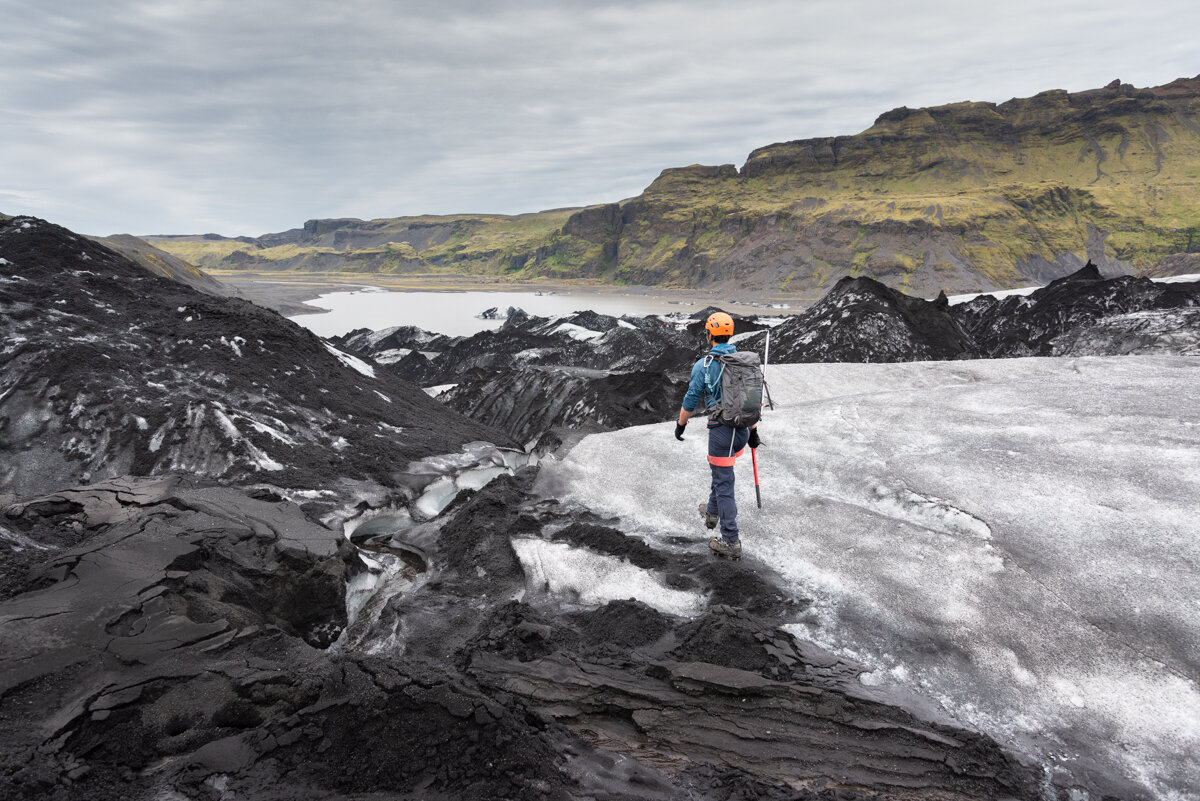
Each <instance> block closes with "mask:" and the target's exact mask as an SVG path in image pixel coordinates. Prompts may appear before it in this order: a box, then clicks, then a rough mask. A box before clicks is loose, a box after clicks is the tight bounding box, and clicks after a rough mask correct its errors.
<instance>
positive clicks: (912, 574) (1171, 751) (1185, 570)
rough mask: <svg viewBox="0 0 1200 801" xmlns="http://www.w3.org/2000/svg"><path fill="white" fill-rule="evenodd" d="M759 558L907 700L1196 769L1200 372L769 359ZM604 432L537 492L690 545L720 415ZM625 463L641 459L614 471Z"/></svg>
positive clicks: (1061, 760)
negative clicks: (680, 433)
mask: <svg viewBox="0 0 1200 801" xmlns="http://www.w3.org/2000/svg"><path fill="white" fill-rule="evenodd" d="M769 378H770V381H771V386H772V391H773V395H774V397H775V400H776V404H777V408H776V410H775V411H767V412H766V414H765V417H764V420H763V422H762V424H761V427H760V428H761V434H762V439H763V442H764V445H763V447H761V448H760V449H759V451H758V463H759V471H760V477H761V488H762V496H763V508H762V509H761V510H758V509H756V508H755V503H754V491H753V486H752V485H753V478H752V473H751V470H750V464H749V459H743V460H742V461H741V462H740V463H739V466H738V474H739V483H738V500H739V504H740V508H741V515H740V517H739V523H740V525H741V530H742V535H743V542H744V544H745V548H746V554H747V557H748V559H751V560H758V561H759V562H760V563H761V564H762V565H763V570H764V571H765V572H770V571H778V573H779V574H781V575H782V577H783V579H784V581H785V583H788V584H790V585H791V587H792V589H793V591H794V592H795V593H796V594H797V595H805V596H809V597H813V598H815V599H817V604H816V606H815V607H814V611H815V612H816V613H817V622H816V623H813V624H808V625H805V624H797V625H796V633H797V634H799V635H801V636H805V637H808V638H811V639H814V640H816V641H817V642H818V643H820V644H821V645H823V646H825V647H827V648H829V649H831V650H833V651H835V652H838V653H841V654H842V655H845V656H849V657H853V658H854V659H856V660H858V661H860V662H862V663H865V664H867V665H868V666H870V667H871V668H872V670H871V672H870V673H868V674H867V675H865V676H864V677H863V683H864V685H867V687H865V690H866V691H868V692H877V693H882V694H884V695H885V696H886V695H887V694H889V693H890V694H891V696H892V697H893V698H897V699H901V698H907V699H908V700H907V703H909V704H910V705H913V706H917V707H921V709H920V710H919V711H922V712H924V713H925V714H935V713H940V714H945V715H948V716H951V717H952V718H954V719H956V720H958V721H960V722H961V723H963V724H965V725H968V726H972V727H975V728H977V729H979V730H981V731H983V732H985V733H987V734H989V735H991V736H993V737H995V738H996V739H998V740H1000V741H1001V742H1005V743H1008V744H1010V745H1011V746H1013V747H1016V748H1018V749H1023V750H1026V751H1028V752H1029V753H1031V754H1034V755H1036V756H1037V757H1038V758H1039V759H1041V760H1043V761H1045V762H1046V763H1048V764H1050V765H1051V766H1053V765H1055V764H1063V765H1073V766H1075V767H1086V766H1087V765H1089V764H1094V765H1095V766H1096V767H1097V768H1098V769H1100V770H1102V771H1104V772H1106V773H1108V774H1110V775H1114V774H1115V775H1123V776H1125V777H1127V778H1129V779H1132V780H1134V781H1135V782H1138V783H1140V784H1143V785H1144V786H1145V787H1147V788H1148V789H1149V790H1150V792H1152V793H1153V794H1154V795H1156V796H1158V797H1160V798H1188V797H1191V798H1195V797H1196V795H1195V794H1196V792H1197V789H1198V788H1197V779H1196V777H1197V776H1200V687H1198V686H1197V677H1198V676H1200V600H1198V598H1197V595H1196V593H1195V588H1196V586H1197V581H1198V578H1200V576H1198V575H1197V574H1198V572H1200V567H1198V566H1200V517H1198V515H1197V511H1198V505H1200V504H1198V501H1197V499H1198V498H1200V408H1198V407H1197V406H1196V403H1195V398H1197V397H1198V396H1200V358H1195V357H1185V356H1136V357H1133V356H1131V357H1108V358H1078V359H1065V358H1064V359H1014V360H997V361H974V362H926V363H909V364H889V365H857V364H808V365H785V366H772V367H771V368H770V371H769ZM671 432H672V427H671V425H670V424H668V423H663V424H661V425H658V426H652V427H650V426H642V427H638V428H632V429H626V430H624V431H619V432H614V433H608V434H599V435H594V436H591V437H589V438H587V439H585V440H583V442H581V443H580V444H579V445H578V446H576V448H575V449H574V450H572V451H571V452H570V454H569V455H568V456H567V458H566V459H565V460H564V462H562V463H561V464H559V465H556V466H554V467H553V468H551V467H546V468H544V470H545V471H550V470H553V471H554V472H553V473H551V474H544V476H543V485H542V486H543V489H544V490H548V491H551V492H558V493H561V494H562V495H563V496H565V497H566V498H568V499H572V500H577V501H579V502H582V503H583V504H586V505H587V506H589V507H591V508H592V509H594V510H595V511H597V512H599V513H602V514H613V515H618V516H620V517H621V518H622V519H623V525H624V527H625V528H626V530H629V531H637V532H641V533H643V534H644V535H645V536H647V537H648V538H651V539H653V538H655V537H658V538H665V537H668V536H671V535H679V534H691V535H694V536H695V539H696V547H702V540H703V537H704V532H703V530H702V528H701V527H700V522H699V520H698V519H697V515H696V504H697V502H698V501H700V500H703V499H704V497H705V495H706V494H707V489H708V481H709V471H708V468H707V465H706V464H705V432H704V429H703V426H702V424H694V425H692V426H690V427H689V429H688V433H687V434H686V440H685V441H684V442H682V443H680V442H677V441H676V440H675V439H674V438H673V437H672V436H671ZM613 465H622V468H623V469H620V470H614V469H613Z"/></svg>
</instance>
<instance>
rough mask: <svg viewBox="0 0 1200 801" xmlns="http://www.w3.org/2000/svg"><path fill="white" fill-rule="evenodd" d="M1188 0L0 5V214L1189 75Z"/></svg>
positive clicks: (256, 187) (742, 152) (722, 146)
mask: <svg viewBox="0 0 1200 801" xmlns="http://www.w3.org/2000/svg"><path fill="white" fill-rule="evenodd" d="M1197 31H1200V3H1197V2H1196V0H1178V1H1176V0H1150V1H1149V2H1145V3H1140V4H1130V3H1129V2H1128V0H1120V2H1112V1H1111V0H1086V2H1085V1H1083V0H1080V1H1076V0H1033V1H1028V0H988V2H976V0H957V1H955V0H938V1H937V2H933V1H931V0H842V1H841V2H825V1H824V0H822V1H820V2H805V1H804V0H793V1H792V2H770V1H768V0H740V1H739V2H736V3H735V2H708V1H707V0H688V1H687V2H613V0H606V1H605V2H583V1H580V2H573V1H572V2H503V1H502V0H493V1H492V2H455V1H454V0H443V1H442V2H429V3H418V2H400V1H397V2H385V1H384V0H337V1H336V2H335V1H334V0H326V1H324V2H316V1H315V0H250V1H247V0H178V1H174V0H172V1H171V2H155V1H153V0H147V1H146V2H133V0H111V1H109V0H90V1H89V2H80V0H0V212H4V213H7V214H33V215H36V216H39V217H44V218H46V219H49V220H50V221H52V222H56V223H59V224H61V225H65V226H67V227H68V228H72V229H74V230H76V231H79V232H81V233H87V234H110V233H135V234H152V233H204V232H209V231H212V232H217V233H222V234H226V235H241V234H248V235H258V234H262V233H267V232H272V231H282V230H286V229H288V228H295V227H298V226H300V225H301V224H303V222H304V221H305V220H308V219H312V218H320V217H362V218H365V219H370V218H375V217H395V216H401V215H411V214H449V213H455V212H498V213H506V214H515V213H521V212H527V211H537V210H540V209H547V208H555V207H560V206H580V205H587V204H591V203H601V202H608V201H615V200H620V199H622V198H626V197H631V196H634V195H636V194H638V193H639V192H641V190H642V189H644V188H645V186H646V185H647V184H649V183H650V182H651V181H652V180H654V178H655V177H656V176H657V175H658V173H659V172H660V171H661V170H662V169H663V168H666V167H674V166H683V165H687V164H693V163H701V164H723V163H733V164H737V165H739V166H740V165H741V164H742V163H743V162H744V161H745V158H746V156H747V155H748V154H749V152H750V151H751V150H753V149H754V148H756V147H761V146H763V145H767V144H771V143H772V142H780V141H786V140H789V139H801V138H807V137H814V136H832V135H839V134H854V133H858V132H859V131H862V130H863V129H865V128H867V127H869V126H870V125H871V123H872V122H873V121H874V119H875V118H876V117H877V116H878V115H879V114H880V113H882V112H884V111H887V110H889V109H891V108H895V107H897V106H902V105H906V106H910V107H919V106H929V105H938V104H942V103H950V102H956V101H960V100H989V101H994V102H1002V101H1004V100H1007V99H1009V98H1012V97H1028V96H1030V95H1032V94H1035V93H1037V92H1039V91H1042V90H1044V89H1067V90H1070V91H1079V90H1084V89H1091V88H1096V87H1099V86H1103V85H1104V84H1106V83H1108V82H1109V81H1110V80H1112V79H1113V78H1120V79H1121V80H1122V81H1125V82H1126V83H1132V84H1134V85H1136V86H1155V85H1159V84H1162V83H1166V82H1168V81H1171V80H1173V79H1175V78H1179V77H1192V76H1195V75H1197V74H1200V40H1197V37H1196V32H1197Z"/></svg>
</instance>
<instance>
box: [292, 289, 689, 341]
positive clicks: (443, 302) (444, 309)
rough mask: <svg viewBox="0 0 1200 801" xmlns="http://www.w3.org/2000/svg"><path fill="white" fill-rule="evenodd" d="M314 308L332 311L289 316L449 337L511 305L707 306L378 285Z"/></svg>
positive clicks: (324, 330)
mask: <svg viewBox="0 0 1200 801" xmlns="http://www.w3.org/2000/svg"><path fill="white" fill-rule="evenodd" d="M308 304H309V305H311V306H318V307H320V308H322V309H328V310H329V311H328V312H327V313H325V314H304V315H299V316H296V317H293V318H291V319H292V320H294V321H295V322H297V323H299V324H300V325H303V326H304V327H305V328H307V329H309V330H310V331H312V332H313V333H314V334H316V335H317V336H322V337H329V336H337V335H340V334H345V333H347V332H349V331H353V330H354V329H356V328H370V329H373V330H376V331H378V330H382V329H384V328H391V327H392V326H397V325H415V326H417V327H418V328H423V329H425V330H426V331H434V332H436V333H439V334H449V335H451V336H470V335H472V334H476V333H478V332H480V331H485V330H487V329H489V328H499V327H500V326H501V325H503V323H504V321H503V320H487V319H481V318H479V317H478V315H479V314H480V313H481V312H483V311H485V310H487V309H491V308H496V309H498V310H499V313H500V314H503V313H504V312H505V311H506V310H507V309H508V307H510V306H515V307H517V308H520V309H524V310H525V311H526V312H528V313H529V314H532V315H535V316H539V317H551V316H554V315H559V314H570V313H571V312H575V311H582V310H585V309H590V310H592V311H595V312H599V313H600V314H611V315H613V316H617V317H619V316H621V315H623V314H632V315H637V316H645V315H647V314H669V313H671V312H684V313H687V314H691V313H692V312H695V311H697V310H698V309H701V308H703V305H701V302H700V301H694V302H688V301H682V302H675V303H672V302H671V301H669V300H667V299H665V298H662V297H655V296H649V295H619V294H611V293H602V292H587V291H584V292H570V293H565V292H564V293H553V294H550V293H540V294H539V293H537V292H482V291H466V292H396V291H391V290H386V289H381V288H378V287H363V288H361V289H356V290H354V291H352V292H332V293H330V294H327V295H321V296H320V297H319V298H317V299H315V300H310V301H308Z"/></svg>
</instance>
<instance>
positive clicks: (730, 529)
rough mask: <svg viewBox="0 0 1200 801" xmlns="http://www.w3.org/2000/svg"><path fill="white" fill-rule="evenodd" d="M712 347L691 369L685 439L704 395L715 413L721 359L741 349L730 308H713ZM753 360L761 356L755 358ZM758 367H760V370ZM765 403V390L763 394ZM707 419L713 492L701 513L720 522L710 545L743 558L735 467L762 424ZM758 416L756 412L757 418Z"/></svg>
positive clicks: (682, 416) (681, 425) (682, 414)
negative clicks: (733, 342)
mask: <svg viewBox="0 0 1200 801" xmlns="http://www.w3.org/2000/svg"><path fill="white" fill-rule="evenodd" d="M704 329H705V331H706V332H707V337H708V346H709V351H708V353H707V354H705V355H704V357H703V358H701V359H700V360H698V361H697V362H696V364H695V366H693V367H692V377H691V380H690V381H689V382H688V389H687V394H686V395H684V396H683V406H682V408H680V410H679V422H678V423H677V424H676V426H675V439H678V440H682V439H683V431H684V429H685V428H686V427H687V423H688V419H689V418H691V416H692V415H693V414H694V413H695V411H696V406H697V405H698V404H699V402H700V398H701V396H702V395H703V396H705V402H706V409H705V411H706V412H712V411H714V410H715V409H716V408H717V407H718V405H719V404H720V403H721V382H722V377H723V372H724V368H725V365H723V364H722V362H721V361H719V360H718V358H717V357H720V356H723V355H726V354H731V353H736V352H737V348H736V347H734V346H733V345H730V344H729V338H730V337H731V336H733V318H732V317H730V316H729V315H728V314H726V313H725V312H714V313H713V314H711V315H709V317H708V320H707V321H706V322H705V323H704ZM753 362H754V364H755V365H757V363H758V360H757V358H754V360H753ZM756 369H757V368H756ZM759 398H760V399H759V401H758V403H759V405H760V406H761V394H760V395H759ZM716 416H717V415H713V418H714V419H710V420H709V421H708V464H709V468H710V469H711V470H712V491H711V492H710V493H709V496H708V502H707V503H702V504H700V515H701V516H702V517H703V518H704V524H705V525H706V526H708V527H709V528H716V526H717V523H718V521H719V522H720V525H721V531H720V536H719V537H713V539H712V541H711V542H709V544H708V547H709V548H711V549H712V551H713V553H715V554H717V555H719V556H727V557H730V558H734V559H740V558H741V555H742V541H741V539H740V537H739V536H738V524H737V502H736V501H735V500H734V497H733V480H734V476H733V465H734V462H735V461H736V460H737V458H738V457H739V456H741V455H742V451H743V449H744V448H745V447H746V445H747V444H749V445H750V447H751V448H757V447H758V445H759V440H758V428H757V423H755V425H753V426H749V427H738V426H735V425H730V424H728V423H726V422H722V421H721V420H718V419H715V418H716ZM754 419H755V420H757V415H755V416H754Z"/></svg>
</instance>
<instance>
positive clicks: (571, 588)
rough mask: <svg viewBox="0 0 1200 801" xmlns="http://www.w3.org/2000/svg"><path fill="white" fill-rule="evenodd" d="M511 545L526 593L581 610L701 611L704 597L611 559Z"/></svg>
mask: <svg viewBox="0 0 1200 801" xmlns="http://www.w3.org/2000/svg"><path fill="white" fill-rule="evenodd" d="M512 545H513V550H514V551H516V553H517V558H518V559H520V560H521V566H522V567H523V568H524V570H525V576H526V582H527V586H528V589H529V591H531V592H535V593H536V592H544V593H548V594H550V595H553V596H557V597H558V598H560V599H563V600H567V601H568V602H572V603H578V604H583V605H586V606H602V605H603V604H606V603H608V602H609V601H619V600H624V599H627V598H635V599H637V600H639V601H641V602H642V603H644V604H646V605H647V606H652V607H654V608H655V609H657V610H659V611H660V612H665V613H667V614H670V615H679V616H681V617H694V616H696V615H698V614H700V613H701V612H703V611H704V605H705V602H704V598H703V597H701V596H700V595H699V594H698V593H694V592H685V591H683V590H675V589H671V588H670V587H667V586H666V585H665V584H663V582H662V581H661V580H659V579H658V577H657V576H655V575H654V574H653V573H651V572H650V571H648V570H644V569H642V568H640V567H637V566H635V565H632V564H630V563H629V562H626V561H625V560H623V559H618V558H617V557H615V556H608V555H603V554H598V553H595V552H593V551H589V550H586V549H584V548H575V547H573V546H571V545H568V544H566V543H562V542H547V541H546V540H540V539H514V540H513V541H512Z"/></svg>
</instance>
